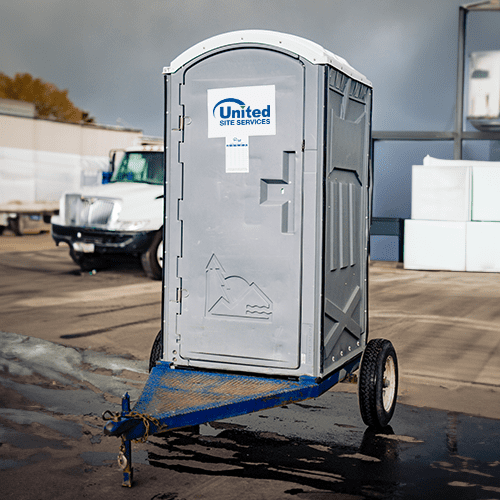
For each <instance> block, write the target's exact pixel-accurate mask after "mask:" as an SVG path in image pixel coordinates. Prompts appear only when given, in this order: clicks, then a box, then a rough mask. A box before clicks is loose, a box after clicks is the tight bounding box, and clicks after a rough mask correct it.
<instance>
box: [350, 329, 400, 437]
mask: <svg viewBox="0 0 500 500" xmlns="http://www.w3.org/2000/svg"><path fill="white" fill-rule="evenodd" d="M389 378H392V383H391V384H390V385H389V386H386V384H387V383H388V382H389V380H388V379H389ZM384 390H385V391H388V392H386V393H384ZM384 394H385V396H386V401H385V406H384ZM397 396H398V359H397V356H396V351H395V350H394V347H393V345H392V343H391V342H390V341H389V340H385V339H373V340H370V342H368V345H367V346H366V348H365V351H364V353H363V359H362V360H361V367H360V372H359V382H358V398H359V409H360V412H361V418H362V419H363V422H364V423H365V424H366V425H368V426H369V427H376V428H382V427H385V426H386V425H387V424H388V423H389V422H390V420H391V418H392V416H393V415H394V410H395V409H396V400H397Z"/></svg>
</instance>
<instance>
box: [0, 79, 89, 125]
mask: <svg viewBox="0 0 500 500" xmlns="http://www.w3.org/2000/svg"><path fill="white" fill-rule="evenodd" d="M0 98H4V99H13V100H16V101H25V102H32V103H33V104H34V105H35V110H36V116H37V117H38V118H53V119H55V120H60V121H65V122H72V123H82V122H83V123H94V118H93V117H91V116H89V113H88V112H86V111H83V110H81V109H79V108H77V107H76V106H75V105H74V104H73V103H72V102H71V101H70V100H69V99H68V90H59V89H58V88H57V87H56V86H55V85H54V84H52V83H48V82H44V81H43V80H41V79H40V78H33V77H32V76H31V75H30V74H29V73H16V75H15V76H14V78H10V77H9V76H7V75H5V74H4V73H1V72H0Z"/></svg>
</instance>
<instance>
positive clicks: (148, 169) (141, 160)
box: [110, 151, 163, 184]
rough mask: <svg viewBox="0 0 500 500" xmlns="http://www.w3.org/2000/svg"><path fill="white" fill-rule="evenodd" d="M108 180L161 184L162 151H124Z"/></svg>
mask: <svg viewBox="0 0 500 500" xmlns="http://www.w3.org/2000/svg"><path fill="white" fill-rule="evenodd" d="M110 182H145V183H146V184H163V153H162V152H161V151H147V152H139V153H129V152H127V153H125V155H124V156H123V158H122V161H121V162H120V166H119V167H118V168H117V169H116V170H115V172H114V173H113V176H112V177H111V181H110Z"/></svg>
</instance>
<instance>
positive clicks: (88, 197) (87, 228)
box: [51, 140, 164, 279]
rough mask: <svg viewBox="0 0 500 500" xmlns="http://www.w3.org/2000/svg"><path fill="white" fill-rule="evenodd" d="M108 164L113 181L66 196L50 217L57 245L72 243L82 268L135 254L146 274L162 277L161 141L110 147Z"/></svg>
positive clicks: (162, 199)
mask: <svg viewBox="0 0 500 500" xmlns="http://www.w3.org/2000/svg"><path fill="white" fill-rule="evenodd" d="M119 157H121V159H120V161H119V162H117V165H116V166H115V161H117V160H118V158H119ZM110 163H111V169H110V170H111V172H112V175H111V178H110V179H109V182H107V183H105V184H102V185H100V186H93V187H88V188H82V189H81V190H79V191H71V192H66V193H64V194H63V195H62V197H61V199H60V204H59V215H56V216H53V217H52V219H51V234H52V238H53V239H54V241H55V242H56V245H59V243H67V244H68V245H69V248H70V250H69V254H70V256H71V258H72V259H73V260H74V262H75V263H76V264H78V265H79V266H80V268H81V269H82V270H83V271H92V270H94V269H96V270H97V269H102V268H104V267H106V266H107V265H109V263H110V262H112V261H113V260H115V259H116V258H118V257H119V256H120V255H123V254H133V255H137V256H139V257H140V259H141V263H142V267H143V269H144V272H145V273H146V275H147V276H149V277H150V278H152V279H161V275H162V258H163V214H164V188H163V179H164V157H163V142H162V141H158V140H156V141H154V140H143V141H140V143H139V144H138V145H136V146H132V147H129V148H127V149H125V150H112V151H111V152H110Z"/></svg>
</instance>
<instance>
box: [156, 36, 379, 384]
mask: <svg viewBox="0 0 500 500" xmlns="http://www.w3.org/2000/svg"><path fill="white" fill-rule="evenodd" d="M164 79H165V120H166V121H165V154H166V170H167V171H166V176H165V181H166V184H165V239H164V241H165V245H164V282H163V287H164V294H163V319H162V325H163V345H164V350H163V355H162V360H163V361H167V362H170V363H171V366H172V367H174V368H180V367H197V368H203V369H214V370H227V371H235V372H247V373H258V374H265V375H278V376H292V377H300V376H312V377H318V378H321V377H323V376H326V375H328V374H329V373H331V372H332V371H334V370H339V369H342V366H343V365H345V364H347V363H348V362H349V361H352V360H353V359H355V358H356V357H360V355H361V353H362V352H363V349H364V347H365V345H366V340H367V339H366V336H367V335H366V333H367V317H368V297H367V292H368V287H367V272H368V250H367V248H368V231H369V210H370V197H371V188H370V177H371V176H370V172H369V171H370V164H371V161H370V132H371V106H372V85H371V83H370V82H369V81H368V80H367V79H366V78H365V77H364V76H363V75H362V74H361V73H359V72H358V71H356V70H354V69H353V68H352V67H351V66H350V65H349V64H348V63H347V62H346V61H345V60H344V59H342V58H340V57H338V56H336V55H334V54H332V53H331V52H329V51H327V50H325V49H324V48H322V47H321V46H319V45H317V44H316V43H313V42H311V41H309V40H305V39H302V38H299V37H297V36H292V35H288V34H283V33H276V32H271V31H260V30H251V31H236V32H231V33H226V34H222V35H219V36H215V37H213V38H210V39H208V40H206V41H204V42H201V43H199V44H197V45H195V46H193V47H191V48H190V49H188V50H186V51H185V52H184V53H182V54H181V55H180V56H178V57H177V58H176V59H175V60H174V61H173V62H172V63H171V65H170V66H169V67H166V68H164Z"/></svg>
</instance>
